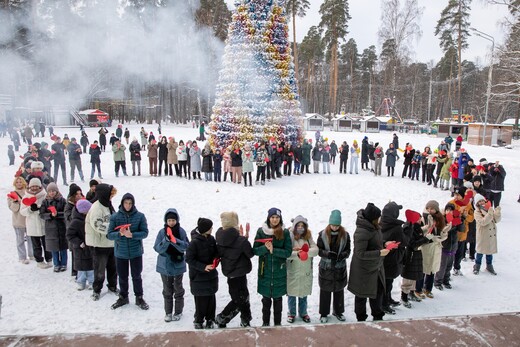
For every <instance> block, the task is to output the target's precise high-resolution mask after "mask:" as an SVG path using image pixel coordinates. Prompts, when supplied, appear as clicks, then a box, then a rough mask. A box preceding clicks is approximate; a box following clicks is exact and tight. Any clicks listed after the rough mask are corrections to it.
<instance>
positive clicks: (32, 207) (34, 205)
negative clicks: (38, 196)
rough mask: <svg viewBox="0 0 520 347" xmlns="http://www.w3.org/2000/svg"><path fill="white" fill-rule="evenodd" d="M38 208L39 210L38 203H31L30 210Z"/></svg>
mask: <svg viewBox="0 0 520 347" xmlns="http://www.w3.org/2000/svg"><path fill="white" fill-rule="evenodd" d="M38 210H39V208H38V205H36V204H32V205H31V211H38Z"/></svg>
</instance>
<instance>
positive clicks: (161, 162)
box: [158, 159, 168, 176]
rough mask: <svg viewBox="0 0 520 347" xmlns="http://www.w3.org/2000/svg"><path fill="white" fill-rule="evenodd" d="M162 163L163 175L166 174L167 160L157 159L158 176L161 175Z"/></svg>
mask: <svg viewBox="0 0 520 347" xmlns="http://www.w3.org/2000/svg"><path fill="white" fill-rule="evenodd" d="M163 164H164V175H165V176H168V162H167V161H166V159H159V172H158V174H159V176H161V172H162V166H163Z"/></svg>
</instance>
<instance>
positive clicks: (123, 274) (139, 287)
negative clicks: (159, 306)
mask: <svg viewBox="0 0 520 347" xmlns="http://www.w3.org/2000/svg"><path fill="white" fill-rule="evenodd" d="M129 265H130V273H131V274H132V286H133V288H134V294H135V296H143V280H142V278H141V272H143V257H142V256H140V257H137V258H133V259H121V258H117V257H116V269H117V277H118V279H119V295H121V296H122V297H123V298H127V297H128V266H129Z"/></svg>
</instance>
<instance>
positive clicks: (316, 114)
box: [304, 113, 325, 119]
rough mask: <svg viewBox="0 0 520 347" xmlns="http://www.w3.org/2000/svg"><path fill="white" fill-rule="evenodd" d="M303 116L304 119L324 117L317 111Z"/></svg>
mask: <svg viewBox="0 0 520 347" xmlns="http://www.w3.org/2000/svg"><path fill="white" fill-rule="evenodd" d="M304 118H305V119H309V118H321V119H325V117H323V116H322V115H321V114H318V113H306V114H305V117H304Z"/></svg>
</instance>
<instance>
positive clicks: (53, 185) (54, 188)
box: [47, 182, 60, 193]
mask: <svg viewBox="0 0 520 347" xmlns="http://www.w3.org/2000/svg"><path fill="white" fill-rule="evenodd" d="M47 191H48V192H50V191H55V192H57V193H59V192H60V190H59V189H58V185H56V183H54V182H51V183H49V184H48V185H47Z"/></svg>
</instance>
